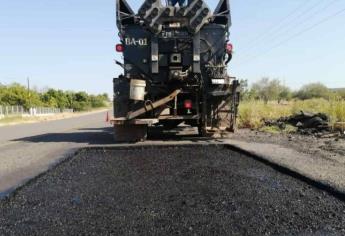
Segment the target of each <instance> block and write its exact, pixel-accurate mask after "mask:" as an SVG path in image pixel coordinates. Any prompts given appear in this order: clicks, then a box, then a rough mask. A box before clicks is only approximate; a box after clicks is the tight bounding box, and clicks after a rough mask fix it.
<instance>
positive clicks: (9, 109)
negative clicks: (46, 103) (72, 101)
mask: <svg viewBox="0 0 345 236" xmlns="http://www.w3.org/2000/svg"><path fill="white" fill-rule="evenodd" d="M73 112H74V111H73V109H58V108H49V107H33V108H30V109H29V110H26V109H24V107H22V106H0V119H1V118H4V117H6V116H44V115H54V114H59V113H73Z"/></svg>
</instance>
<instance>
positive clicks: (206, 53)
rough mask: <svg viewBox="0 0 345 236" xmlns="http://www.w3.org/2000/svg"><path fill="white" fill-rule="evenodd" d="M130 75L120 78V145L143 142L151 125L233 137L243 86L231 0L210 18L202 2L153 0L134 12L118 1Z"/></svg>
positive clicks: (116, 108) (117, 121)
mask: <svg viewBox="0 0 345 236" xmlns="http://www.w3.org/2000/svg"><path fill="white" fill-rule="evenodd" d="M116 7H117V9H116V16H117V27H118V29H119V37H120V41H121V44H117V45H116V51H117V52H119V53H122V54H123V62H118V61H117V62H116V63H117V64H118V65H119V66H121V67H122V68H123V70H124V73H123V75H120V76H119V77H118V78H115V79H114V118H113V119H112V123H113V124H114V129H115V141H118V142H129V141H140V140H144V139H145V138H146V137H147V129H148V127H150V126H161V127H163V128H164V129H173V128H175V127H177V126H178V125H180V124H181V123H185V124H187V125H190V126H193V127H198V131H199V134H200V135H201V136H208V135H211V134H213V133H215V132H228V131H230V132H231V131H234V129H235V123H236V116H237V108H238V104H239V92H238V88H239V83H238V80H236V79H235V78H233V77H230V76H229V74H228V63H229V62H230V61H231V58H232V49H233V47H232V44H231V43H230V42H229V28H230V25H231V15H230V4H229V0H220V2H219V4H218V6H217V7H216V9H215V11H214V12H211V10H210V8H209V7H208V5H207V4H206V3H205V2H204V1H203V0H189V1H188V2H184V1H183V0H182V1H170V0H169V1H167V3H166V4H162V2H161V0H146V1H144V3H143V5H142V6H141V7H140V9H139V11H138V13H135V12H134V11H133V10H132V9H131V7H130V6H129V4H128V3H127V2H126V0H116Z"/></svg>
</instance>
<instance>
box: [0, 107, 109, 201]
mask: <svg viewBox="0 0 345 236" xmlns="http://www.w3.org/2000/svg"><path fill="white" fill-rule="evenodd" d="M105 117H106V112H104V111H103V112H99V113H93V114H89V115H83V116H80V117H75V118H69V119H64V120H56V121H49V122H42V123H35V124H22V125H15V126H7V127H0V197H1V195H2V194H4V192H7V191H8V190H11V189H12V188H14V187H16V186H18V185H21V184H22V183H23V181H25V180H27V179H30V178H32V177H34V176H37V175H38V174H40V173H42V172H44V171H45V170H47V169H48V168H49V167H50V166H51V165H52V164H54V163H56V162H57V161H59V160H60V159H61V158H64V157H66V155H68V153H69V152H72V151H73V150H76V149H77V148H80V147H85V146H86V145H90V144H91V145H98V144H109V143H111V142H112V133H111V132H112V129H111V127H110V125H109V124H107V123H106V122H105Z"/></svg>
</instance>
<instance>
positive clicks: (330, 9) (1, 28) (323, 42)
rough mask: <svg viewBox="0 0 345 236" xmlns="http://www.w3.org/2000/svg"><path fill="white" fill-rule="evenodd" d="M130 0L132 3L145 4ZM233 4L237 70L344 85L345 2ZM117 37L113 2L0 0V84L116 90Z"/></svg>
mask: <svg viewBox="0 0 345 236" xmlns="http://www.w3.org/2000/svg"><path fill="white" fill-rule="evenodd" d="M128 2H129V3H130V5H131V6H133V8H134V9H137V8H138V7H139V5H140V4H141V1H137V0H129V1H128ZM207 2H208V3H209V5H210V6H211V7H212V8H214V7H215V5H216V3H217V1H215V0H212V1H210V0H209V1H207ZM231 4H232V18H233V27H232V28H231V41H232V43H233V44H234V48H235V55H234V59H233V61H232V63H231V66H230V69H231V74H232V75H233V76H236V77H239V78H245V79H248V80H249V81H250V82H254V81H256V80H258V79H260V78H261V77H264V76H268V77H271V78H279V79H281V80H283V81H284V82H285V83H286V84H287V85H289V86H291V87H293V88H299V87H300V86H301V85H303V84H306V83H310V82H316V81H320V82H323V83H325V84H326V85H327V86H329V87H345V76H344V75H345V50H344V43H345V26H344V25H345V1H344V0H289V1H278V0H245V1H243V0H232V1H231ZM342 9H344V11H343V12H342V13H339V15H336V16H334V17H332V16H333V15H334V14H335V13H336V12H339V11H340V10H342ZM326 19H327V21H326ZM321 21H325V22H324V23H322V24H320V25H318V26H315V27H312V26H314V25H317V24H318V23H319V22H321ZM306 29H308V31H306ZM309 29H310V30H309ZM305 31H306V32H305ZM301 32H304V33H303V34H300V33H301ZM116 35H117V30H116V24H115V1H114V0H108V1H107V0H103V1H94V0H60V1H49V0H31V1H27V0H1V3H0V82H1V83H6V84H8V83H11V82H14V81H16V82H20V83H25V81H26V78H27V77H30V80H31V83H32V84H33V85H35V86H37V87H38V88H45V87H54V88H61V89H71V90H85V91H87V92H89V93H99V92H108V93H111V90H112V78H113V77H115V76H116V75H118V74H119V73H121V69H120V68H119V67H117V66H116V65H114V61H113V60H114V59H115V58H116V59H120V56H119V55H117V53H116V52H115V51H114V45H115V44H116V43H117V42H118V39H117V36H116ZM297 35H298V36H297Z"/></svg>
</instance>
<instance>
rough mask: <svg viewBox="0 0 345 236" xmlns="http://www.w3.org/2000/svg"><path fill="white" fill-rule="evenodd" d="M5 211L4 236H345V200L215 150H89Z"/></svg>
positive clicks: (0, 228) (5, 204)
mask: <svg viewBox="0 0 345 236" xmlns="http://www.w3.org/2000/svg"><path fill="white" fill-rule="evenodd" d="M0 209H1V211H0V235H303V236H304V235H307V236H309V235H310V236H311V235H320V236H321V235H322V236H323V235H345V202H344V201H342V200H340V199H338V198H335V197H333V196H332V195H329V194H327V193H326V192H323V191H321V190H319V189H316V188H314V187H312V186H310V185H308V184H306V183H305V182H302V181H300V180H298V179H296V178H293V177H291V176H288V175H285V174H282V173H280V172H279V171H277V170H275V169H274V168H271V167H269V166H267V165H265V164H263V163H261V162H259V161H257V160H255V159H254V158H251V157H248V156H246V155H243V154H240V153H238V152H234V151H231V150H229V149H227V148H224V147H222V146H214V145H211V146H210V145H197V146H196V145H193V146H182V147H181V146H171V147H157V146H154V147H145V148H144V147H140V148H134V147H131V148H128V147H127V148H120V149H119V148H115V149H114V148H99V149H96V150H90V149H87V150H83V151H81V152H80V153H79V154H78V155H77V156H75V157H73V158H70V159H68V160H67V161H66V162H63V163H62V164H60V165H59V166H58V167H57V168H54V169H53V170H51V171H49V172H48V173H46V174H45V175H43V176H41V177H39V178H37V179H35V180H34V181H32V182H30V183H29V184H27V185H26V186H24V187H23V188H21V189H20V190H18V192H17V193H16V194H15V195H13V196H12V197H11V198H9V199H6V200H5V201H0Z"/></svg>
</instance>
